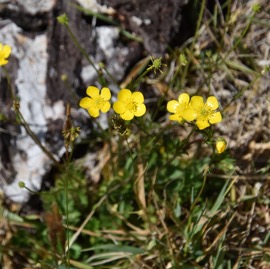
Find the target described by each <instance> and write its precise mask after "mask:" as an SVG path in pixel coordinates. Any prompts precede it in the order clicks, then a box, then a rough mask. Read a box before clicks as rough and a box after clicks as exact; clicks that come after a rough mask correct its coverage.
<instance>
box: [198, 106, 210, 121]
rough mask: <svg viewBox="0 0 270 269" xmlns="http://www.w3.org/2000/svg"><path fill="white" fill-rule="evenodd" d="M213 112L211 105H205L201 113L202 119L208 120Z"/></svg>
mask: <svg viewBox="0 0 270 269" xmlns="http://www.w3.org/2000/svg"><path fill="white" fill-rule="evenodd" d="M211 114H212V110H211V108H210V107H208V106H207V105H205V106H204V107H203V108H202V110H201V113H200V117H201V118H202V119H205V120H208V118H209V116H210V115H211Z"/></svg>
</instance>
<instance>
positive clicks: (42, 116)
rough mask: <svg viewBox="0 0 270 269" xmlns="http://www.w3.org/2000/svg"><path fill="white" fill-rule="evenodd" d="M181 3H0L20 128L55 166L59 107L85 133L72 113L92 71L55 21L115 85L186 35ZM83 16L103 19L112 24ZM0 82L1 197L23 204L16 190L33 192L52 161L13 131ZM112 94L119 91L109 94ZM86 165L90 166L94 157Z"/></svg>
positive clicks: (185, 6) (188, 27)
mask: <svg viewBox="0 0 270 269" xmlns="http://www.w3.org/2000/svg"><path fill="white" fill-rule="evenodd" d="M188 2H189V1H188V0H182V1H181V0H170V1H168V0H161V1H154V0H149V1H144V0H137V1H124V0H109V1H107V0H99V1H94V0H77V1H75V0H74V1H72V0H70V1H68V0H66V1H65V0H43V1H39V0H0V17H1V20H0V42H2V43H4V44H8V45H10V46H11V47H12V56H11V57H10V61H9V64H8V65H6V69H7V71H8V73H9V76H10V82H11V85H12V87H13V89H14V90H15V91H16V96H18V97H19V99H20V109H21V112H22V114H23V116H24V118H25V120H26V121H27V122H28V124H29V126H30V127H31V129H32V131H33V132H34V133H35V135H36V136H37V137H38V138H39V139H40V141H41V142H42V144H43V146H45V147H46V148H47V149H48V150H49V151H50V152H53V154H54V158H55V159H56V160H60V159H61V157H62V155H63V153H64V144H63V138H62V130H63V125H64V120H65V105H66V104H67V102H70V103H71V106H72V110H71V113H72V117H73V120H74V121H75V125H76V126H82V125H85V124H88V125H89V130H91V128H92V127H91V124H90V123H89V117H88V116H87V114H86V113H85V111H83V110H81V109H79V108H78V101H79V99H80V98H81V97H82V96H83V95H84V94H85V89H86V87H87V85H97V74H96V72H95V70H94V69H93V67H92V66H91V65H89V63H88V62H87V61H86V60H85V59H84V57H83V55H82V53H81V52H80V51H79V50H78V48H76V46H75V45H74V43H73V41H72V39H71V38H70V36H69V34H68V32H67V31H66V29H65V28H64V26H63V25H61V24H59V23H58V22H57V20H56V18H57V16H59V15H61V14H63V13H66V14H67V16H68V19H69V26H70V28H71V29H72V31H73V33H74V35H75V36H76V37H77V38H78V40H79V42H80V44H81V46H82V47H84V48H85V50H86V52H87V53H88V55H89V57H90V58H91V60H92V61H93V62H94V63H95V64H96V66H97V68H98V64H99V63H100V62H102V63H104V64H105V65H106V66H107V68H108V70H109V72H110V73H111V74H112V75H113V77H114V78H115V79H116V80H117V81H118V82H121V81H122V79H123V78H124V77H125V75H126V74H127V72H128V70H130V68H131V67H132V66H134V65H135V64H136V63H137V62H139V61H140V60H141V59H143V58H144V57H146V56H148V55H149V54H150V55H153V56H162V55H164V52H165V51H166V49H167V47H168V45H169V46H170V47H174V46H177V45H180V44H181V43H183V42H184V41H185V40H187V38H188V37H190V36H191V35H192V34H193V31H194V28H195V23H196V12H194V7H193V6H192V4H190V3H188ZM191 2H192V1H191ZM209 2H211V1H209ZM89 13H91V14H92V15H93V14H95V13H99V14H103V15H106V16H109V17H110V18H111V20H112V21H113V22H114V23H109V22H106V21H103V20H101V19H99V18H98V17H97V16H90V15H89ZM121 30H125V31H128V33H130V34H133V38H127V37H126V36H125V35H124V34H123V31H121ZM0 75H1V78H0V89H1V90H0V103H1V105H0V113H1V122H0V124H1V127H0V134H1V137H0V152H1V163H0V172H1V173H0V189H2V191H3V192H4V193H5V194H6V195H7V197H9V198H10V199H11V200H13V201H15V202H24V201H26V200H27V199H28V193H27V192H26V191H24V190H23V189H20V188H19V187H18V182H19V181H24V182H25V183H26V184H27V186H28V187H29V188H31V189H34V190H38V189H39V188H40V185H41V182H42V178H43V177H44V176H45V175H46V174H47V173H48V172H49V171H50V169H51V167H52V161H51V160H50V159H49V158H48V156H47V155H46V154H44V152H43V151H42V150H41V149H40V147H39V146H38V145H37V144H36V143H35V142H34V141H33V140H32V139H31V138H30V137H29V135H27V133H26V131H25V129H24V128H23V127H21V126H19V125H18V124H16V120H15V113H14V109H13V101H12V98H11V93H10V90H9V86H8V84H9V81H8V79H7V78H6V75H5V73H4V72H3V71H2V70H1V74H0ZM112 90H113V91H117V90H118V89H115V88H113V86H112ZM101 123H102V122H101ZM82 135H83V134H82ZM91 158H92V159H93V160H94V158H95V153H93V156H92V157H91ZM91 158H90V159H91Z"/></svg>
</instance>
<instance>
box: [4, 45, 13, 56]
mask: <svg viewBox="0 0 270 269" xmlns="http://www.w3.org/2000/svg"><path fill="white" fill-rule="evenodd" d="M2 53H3V55H4V57H5V58H8V57H9V55H10V53H11V47H10V46H9V45H4V46H3V48H2Z"/></svg>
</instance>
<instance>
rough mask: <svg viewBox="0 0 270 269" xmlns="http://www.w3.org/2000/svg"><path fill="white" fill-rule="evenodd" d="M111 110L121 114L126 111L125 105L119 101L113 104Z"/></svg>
mask: <svg viewBox="0 0 270 269" xmlns="http://www.w3.org/2000/svg"><path fill="white" fill-rule="evenodd" d="M113 110H114V111H115V112H116V113H118V114H122V113H124V112H125V111H126V105H125V103H123V102H121V101H116V102H115V103H114V104H113Z"/></svg>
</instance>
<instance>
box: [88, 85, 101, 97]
mask: <svg viewBox="0 0 270 269" xmlns="http://www.w3.org/2000/svg"><path fill="white" fill-rule="evenodd" d="M86 93H87V95H89V96H90V97H92V98H94V99H95V98H97V97H98V96H99V89H98V88H97V87H95V86H89V87H87V89H86Z"/></svg>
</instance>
